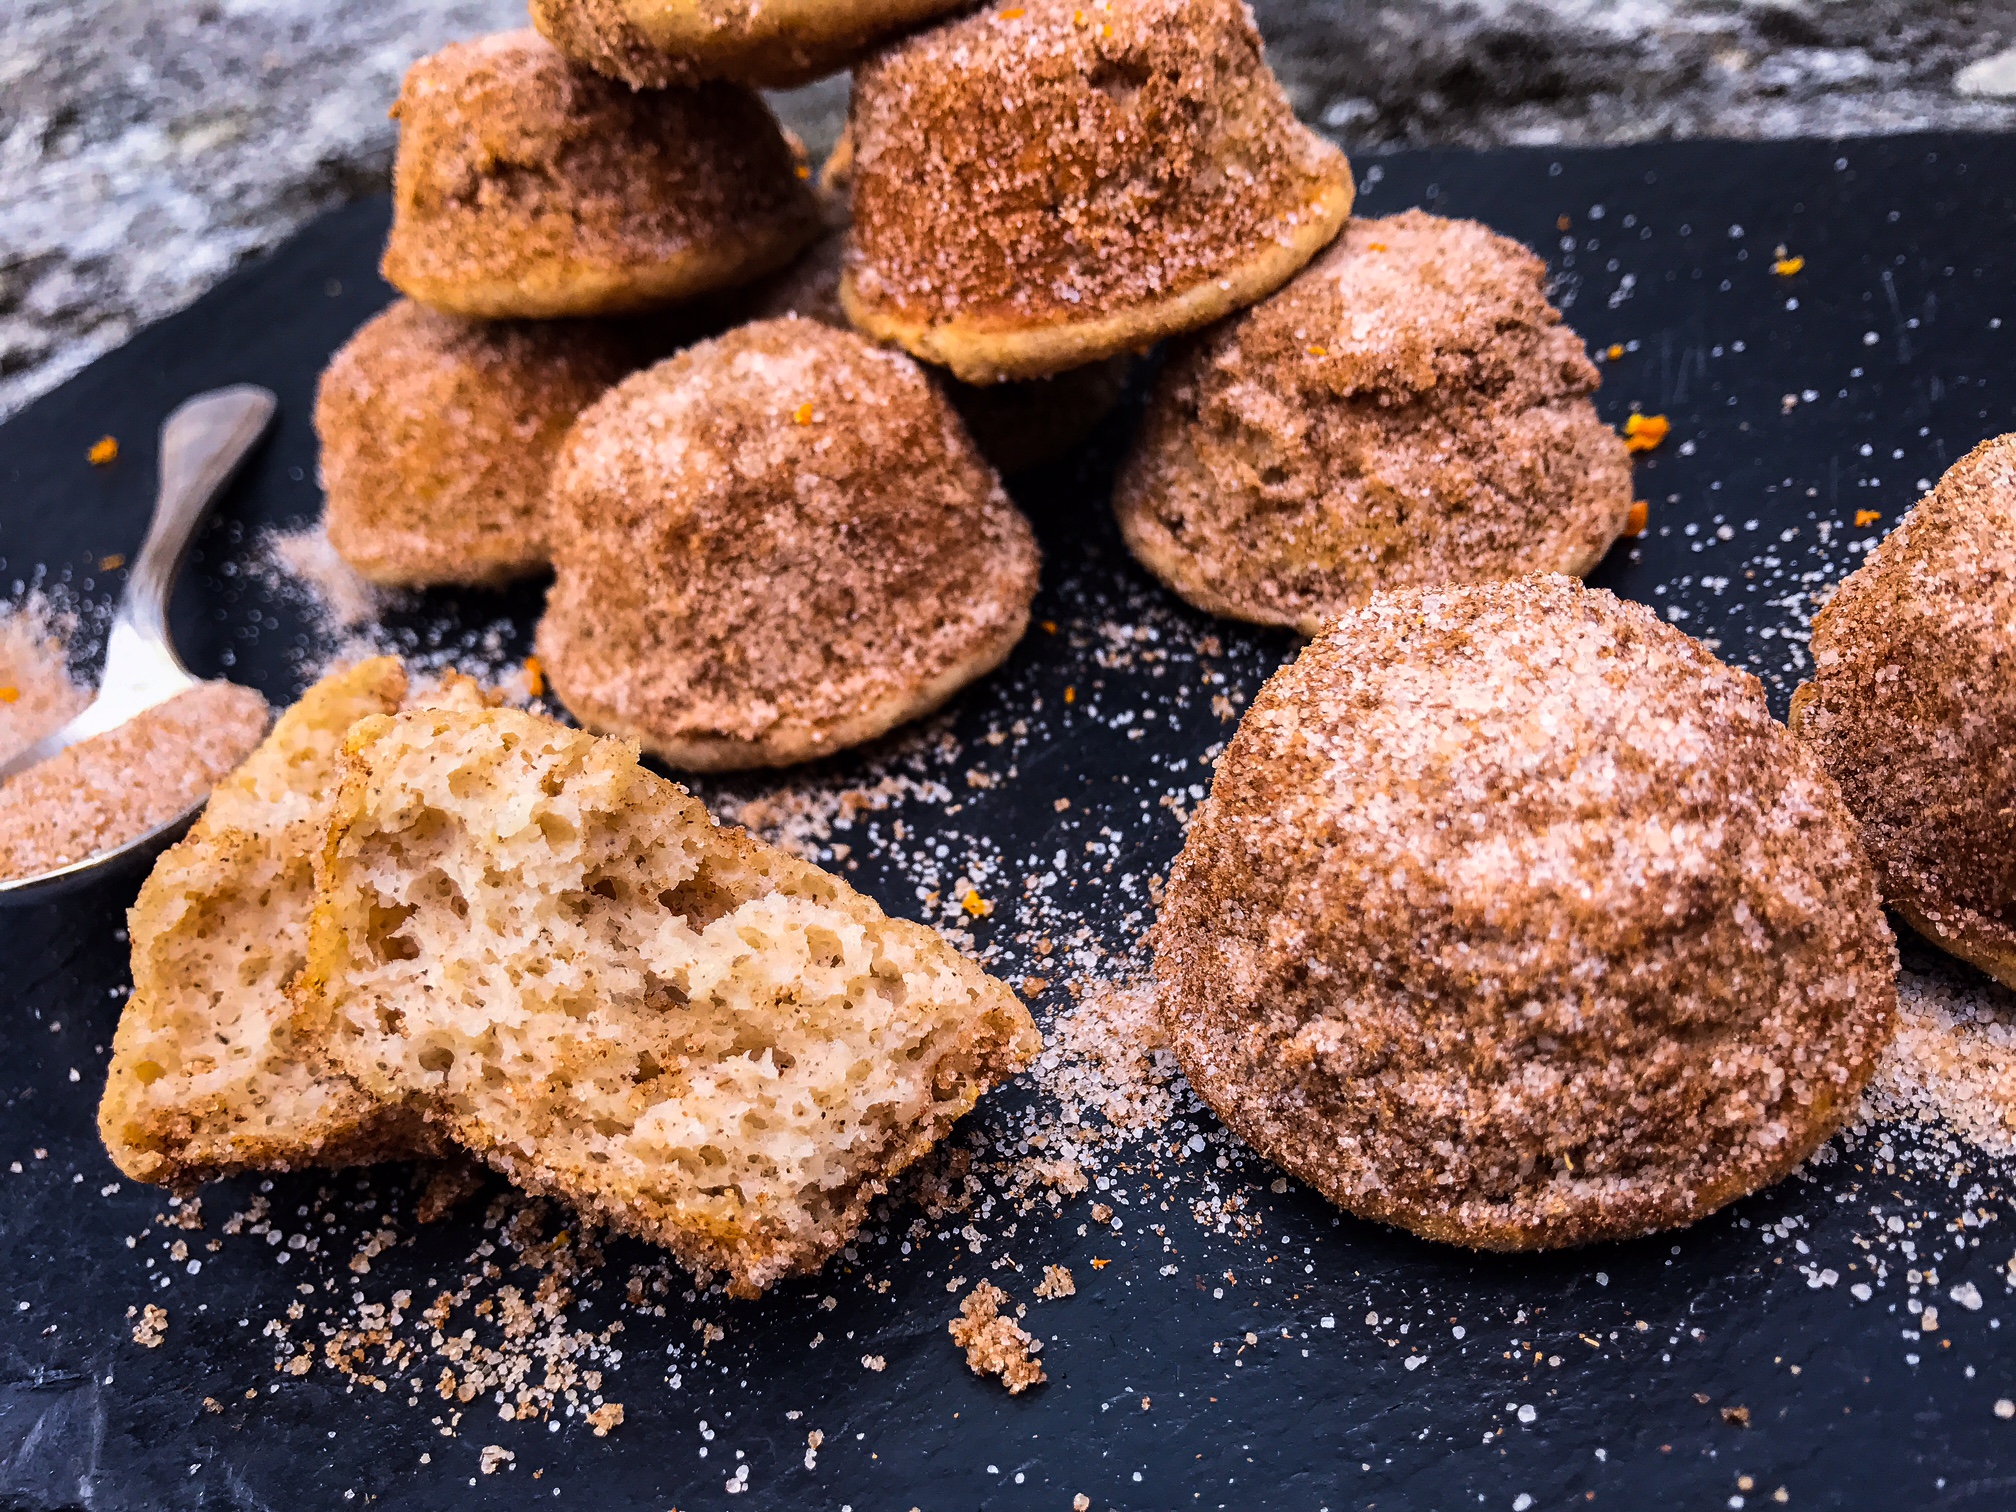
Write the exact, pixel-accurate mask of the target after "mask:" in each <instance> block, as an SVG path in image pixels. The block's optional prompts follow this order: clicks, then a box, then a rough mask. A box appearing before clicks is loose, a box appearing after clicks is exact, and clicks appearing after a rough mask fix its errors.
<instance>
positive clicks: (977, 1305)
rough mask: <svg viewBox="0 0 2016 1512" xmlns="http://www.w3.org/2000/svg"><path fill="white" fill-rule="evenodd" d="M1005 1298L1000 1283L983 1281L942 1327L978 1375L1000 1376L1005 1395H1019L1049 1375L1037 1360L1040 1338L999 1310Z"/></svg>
mask: <svg viewBox="0 0 2016 1512" xmlns="http://www.w3.org/2000/svg"><path fill="white" fill-rule="evenodd" d="M1051 1269H1053V1270H1054V1269H1056V1267H1054V1266H1052V1267H1051ZM1059 1295H1066V1296H1068V1295H1069V1293H1068V1292H1067V1293H1060V1294H1059ZM1007 1301H1008V1294H1007V1293H1006V1292H1004V1291H1003V1290H1001V1288H1000V1287H998V1286H996V1285H995V1284H994V1283H993V1282H991V1281H982V1282H981V1283H980V1284H979V1285H978V1286H976V1287H974V1288H973V1290H972V1291H970V1292H968V1293H967V1294H966V1296H965V1298H964V1299H963V1300H962V1301H961V1302H960V1303H959V1316H958V1317H956V1318H954V1319H953V1320H952V1321H951V1322H950V1323H947V1324H946V1325H945V1327H946V1330H947V1332H949V1333H950V1334H951V1335H952V1342H953V1343H954V1344H956V1345H958V1346H959V1347H960V1348H961V1349H963V1350H965V1351H966V1367H967V1369H969V1370H971V1371H972V1372H973V1374H975V1375H977V1376H988V1375H991V1376H999V1377H1000V1378H1001V1384H1002V1385H1003V1386H1006V1387H1007V1388H1008V1395H1010V1396H1020V1395H1021V1394H1022V1393H1023V1392H1025V1391H1027V1390H1028V1389H1029V1388H1030V1387H1031V1386H1041V1385H1042V1384H1043V1383H1044V1382H1045V1381H1046V1380H1048V1379H1049V1377H1048V1376H1046V1375H1044V1374H1043V1367H1042V1366H1041V1365H1040V1364H1038V1363H1037V1361H1036V1355H1037V1353H1038V1351H1040V1350H1041V1349H1042V1348H1043V1341H1042V1340H1041V1339H1039V1338H1037V1337H1036V1336H1035V1335H1034V1334H1032V1333H1030V1332H1029V1330H1028V1329H1026V1328H1024V1327H1023V1326H1022V1325H1021V1324H1019V1323H1017V1322H1016V1321H1015V1319H1014V1318H1011V1317H1007V1316H1004V1315H1003V1314H1002V1311H1001V1309H1002V1307H1003V1306H1004V1305H1005V1304H1006V1303H1007ZM1017 1311H1018V1312H1020V1311H1021V1309H1019V1308H1018V1309H1017Z"/></svg>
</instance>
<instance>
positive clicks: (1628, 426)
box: [1624, 415, 1673, 452]
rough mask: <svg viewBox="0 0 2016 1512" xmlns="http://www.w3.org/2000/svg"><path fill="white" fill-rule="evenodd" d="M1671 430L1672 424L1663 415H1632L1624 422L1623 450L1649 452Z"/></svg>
mask: <svg viewBox="0 0 2016 1512" xmlns="http://www.w3.org/2000/svg"><path fill="white" fill-rule="evenodd" d="M1672 429H1673V425H1672V422H1671V421H1669V420H1668V419H1667V418H1666V417H1665V416H1664V415H1632V416H1630V417H1629V418H1627V419H1626V420H1625V422H1624V450H1626V451H1628V452H1648V451H1651V450H1652V449H1653V448H1654V447H1656V446H1658V445H1659V443H1660V442H1662V441H1664V440H1665V439H1666V435H1667V433H1668V432H1669V431H1671V430H1672Z"/></svg>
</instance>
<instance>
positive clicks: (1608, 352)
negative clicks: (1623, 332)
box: [1603, 341, 1624, 362]
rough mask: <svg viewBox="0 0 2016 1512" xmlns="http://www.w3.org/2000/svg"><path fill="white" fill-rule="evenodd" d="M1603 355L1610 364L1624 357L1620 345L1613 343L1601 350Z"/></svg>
mask: <svg viewBox="0 0 2016 1512" xmlns="http://www.w3.org/2000/svg"><path fill="white" fill-rule="evenodd" d="M1603 355H1604V356H1605V357H1608V358H1609V359H1610V360H1611V361H1612V362H1615V361H1617V359H1618V358H1620V357H1622V356H1623V355H1624V347H1623V345H1622V344H1621V343H1619V342H1615V341H1613V342H1611V343H1610V345H1609V346H1607V347H1605V348H1604V349H1603Z"/></svg>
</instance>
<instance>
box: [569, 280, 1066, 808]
mask: <svg viewBox="0 0 2016 1512" xmlns="http://www.w3.org/2000/svg"><path fill="white" fill-rule="evenodd" d="M553 500H554V510H555V535H554V540H553V553H554V561H555V566H556V569H557V577H556V580H555V582H554V585H553V592H552V594H551V596H550V597H549V598H548V600H547V610H546V616H545V618H544V619H543V620H542V621H541V622H540V626H539V643H538V644H539V657H540V660H541V662H542V664H543V665H544V667H545V670H546V673H547V675H548V677H549V678H550V679H551V680H552V684H553V688H554V691H555V692H556V693H557V694H558V695H559V697H560V698H561V700H562V701H563V702H565V703H566V705H567V707H568V708H569V709H570V710H572V711H573V713H574V715H575V716H576V717H577V718H578V719H580V720H581V721H582V723H584V724H586V725H587V726H589V727H590V728H591V729H595V730H598V731H604V732H613V733H618V734H627V735H633V736H635V737H636V738H637V739H639V740H640V741H641V742H642V743H643V745H644V746H645V748H646V749H647V750H650V751H653V752H655V753H656V754H658V755H660V756H662V757H663V758H664V759H665V760H667V761H669V762H671V763H673V764H674V765H677V766H682V767H687V768H689V769H697V770H708V769H718V768H727V767H746V766H762V765H778V764H783V763H786V762H791V761H801V760H804V759H806V758H808V757H811V756H815V755H824V754H826V753H828V752H831V751H835V750H838V749H841V748H842V747H844V746H847V745H850V744H853V743H856V742H858V741H862V740H866V739H870V738H872V737H874V736H876V735H879V734H881V733H882V732H883V731H885V730H887V729H889V728H891V727H892V726H893V725H896V724H898V723H900V722H902V721H903V720H905V719H909V718H912V717H914V716H915V715H917V714H921V713H923V712H925V711H927V710H929V709H931V708H935V707H936V706H937V705H939V704H941V703H943V702H944V701H945V699H947V698H949V697H950V696H951V695H952V693H953V692H954V691H956V690H957V689H958V688H960V687H962V686H964V685H965V684H966V683H967V682H970V681H971V680H972V679H974V678H975V677H979V676H981V675H983V674H984V673H986V672H988V671H991V670H992V669H993V668H994V667H995V666H997V665H999V663H1000V662H1001V660H1002V659H1003V658H1004V657H1006V656H1007V654H1008V652H1009V650H1010V649H1011V648H1012V647H1013V646H1014V644H1015V642H1016V641H1017V640H1019V639H1020V638H1021V635H1022V631H1023V629H1024V628H1025V627H1026V626H1027V624H1028V616H1029V602H1030V600H1031V598H1032V597H1033V596H1034V595H1035V591H1036V568H1037V553H1036V543H1035V538H1034V535H1033V534H1032V532H1031V531H1030V528H1029V525H1028V522H1027V521H1026V520H1024V519H1023V518H1022V516H1021V514H1020V513H1019V512H1018V511H1017V510H1016V509H1015V507H1014V505H1012V504H1011V503H1010V502H1009V501H1008V496H1007V495H1006V493H1004V492H1003V491H1002V488H1001V485H1000V482H999V480H998V479H997V478H996V477H995V476H994V474H993V471H992V470H991V469H990V468H989V467H988V466H987V465H986V463H985V462H983V461H982V460H981V459H980V456H979V454H978V453H977V452H976V451H975V450H974V449H973V443H972V442H971V441H970V440H969V439H968V438H967V436H966V434H965V432H964V430H963V429H962V428H961V427H960V425H959V421H958V418H957V416H955V415H954V414H953V413H952V410H951V407H950V406H949V405H948V404H946V402H945V399H944V397H943V396H942V395H941V394H940V393H939V392H938V391H937V389H936V388H935V387H934V386H933V385H932V383H931V382H930V380H929V379H927V378H926V377H925V376H924V374H923V373H922V372H921V371H920V370H919V369H918V367H917V365H916V364H915V363H914V362H912V361H911V360H910V359H909V358H908V357H905V356H903V355H901V354H900V353H896V352H890V351H885V350H883V349H882V348H880V347H877V346H875V345H874V344H873V343H871V342H869V341H867V340H865V339H863V338H862V337H860V336H857V335H854V334H853V333H851V332H841V331H835V330H831V329H828V328H827V327H825V326H822V325H818V324H816V323H814V322H812V321H809V320H799V319H785V320H766V321H758V322H756V323H755V324H752V325H747V326H743V327H741V328H739V329H738V330H735V331H731V332H730V333H729V334H728V335H726V336H723V337H720V338H719V339H717V340H714V341H708V342H703V343H701V344H700V345H698V346H696V347H693V348H691V349H690V350H688V351H686V352H682V353H680V354H679V355H678V356H676V357H673V358H671V359H669V360H667V361H665V362H661V363H659V364H658V365H657V366H656V367H654V368H650V369H648V370H647V371H645V372H642V373H639V374H636V375H635V376H633V377H631V378H628V379H626V380H624V382H622V383H620V384H618V385H617V386H616V387H615V388H614V389H612V390H611V391H610V392H609V393H608V394H607V395H605V396H604V397H603V398H602V399H601V400H599V401H598V402H597V403H596V404H595V405H593V406H592V407H591V408H590V409H589V410H588V411H587V412H586V413H585V414H583V415H582V417H581V419H580V421H579V422H578V423H577V424H576V426H575V428H574V431H573V433H572V434H571V435H570V436H569V438H568V440H567V443H566V445H565V446H564V447H563V448H562V450H561V454H560V459H559V461H558V463H557V464H556V465H555V468H554V473H553Z"/></svg>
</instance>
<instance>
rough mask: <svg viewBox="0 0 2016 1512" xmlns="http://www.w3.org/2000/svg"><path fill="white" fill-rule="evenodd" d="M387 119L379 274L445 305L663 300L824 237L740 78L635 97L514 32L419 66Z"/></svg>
mask: <svg viewBox="0 0 2016 1512" xmlns="http://www.w3.org/2000/svg"><path fill="white" fill-rule="evenodd" d="M395 113H396V114H397V115H398V117H399V121H400V130H399V154H398V158H397V161H396V162H395V164H394V168H393V194H392V202H393V219H392V235H391V238H390V239H389V241H388V242H387V243H386V247H385V261H384V269H383V271H384V274H385V277H386V279H387V281H388V282H390V283H391V284H392V285H393V286H394V287H395V288H397V289H399V290H400V292H401V293H404V294H406V295H408V296H409V297H411V298H413V299H416V300H418V301H420V303H422V304H425V305H428V306H430V307H432V308H434V309H438V310H443V311H446V312H448V313H451V314H457V315H467V316H472V317H475V318H477V319H486V320H487V319H507V318H513V317H528V318H535V319H550V318H554V317H558V316H567V315H609V314H621V313H627V312H631V311H638V310H649V309H656V308H659V307H662V306H664V305H668V304H672V303H674V302H676V301H679V300H682V299H690V298H693V297H696V296H698V295H702V294H708V293H712V292H715V291H717V290H720V289H725V288H732V287H734V286H736V285H738V284H743V283H747V282H748V281H750V280H751V279H754V278H760V277H761V276H762V275H763V274H765V273H768V272H770V271H771V270H772V269H775V268H778V267H781V266H783V264H785V263H786V262H788V261H789V260H790V259H791V258H792V257H793V256H794V255H795V254H796V253H797V252H798V250H799V249H800V248H801V247H803V246H804V245H805V244H806V243H808V242H810V241H811V240H812V239H813V238H814V237H815V236H817V235H818V234H819V212H818V206H817V204H816V202H815V201H814V199H813V196H812V191H811V189H810V187H809V186H808V185H807V184H806V183H804V182H803V181H801V178H800V173H801V171H802V170H803V166H804V165H803V164H802V163H800V162H799V161H798V158H797V156H796V154H795V153H794V152H793V151H792V148H791V146H790V144H789V142H787V141H786V139H785V137H784V134H783V132H782V131H781V130H779V128H778V126H777V121H776V118H775V117H774V116H772V115H771V114H770V111H769V108H768V107H767V106H765V105H764V104H763V102H762V100H761V99H759V98H758V97H757V96H756V95H755V94H753V93H752V92H750V91H749V90H746V89H743V88H741V87H740V86H737V85H732V84H719V83H715V84H703V85H698V86H695V87H692V88H676V89H664V90H650V91H642V92H640V91H635V90H632V89H629V88H626V87H625V86H623V85H621V84H618V83H616V82H614V81H612V80H609V79H606V78H604V77H602V76H601V75H600V74H597V73H593V72H590V71H589V70H587V69H584V68H580V67H577V66H575V65H573V64H571V63H569V62H568V61H567V59H565V58H564V57H562V56H561V55H560V54H559V53H558V52H557V51H555V50H554V48H553V47H552V46H551V45H550V44H549V43H547V42H546V41H545V39H543V38H542V37H540V36H539V35H538V34H537V33H536V32H532V31H517V32H506V33H503V34H500V35H497V36H491V37H482V38H479V39H477V40H476V41H473V42H458V43H455V44H453V45H451V46H449V47H445V48H443V49H442V50H441V51H440V52H438V53H435V54H434V55H432V56H431V57H427V58H422V59H421V60H420V61H419V62H418V63H416V64H414V65H413V67H412V68H411V69H410V70H408V72H407V75H406V82H405V84H404V86H403V87H402V89H401V90H400V94H399V103H398V105H397V107H395Z"/></svg>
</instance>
